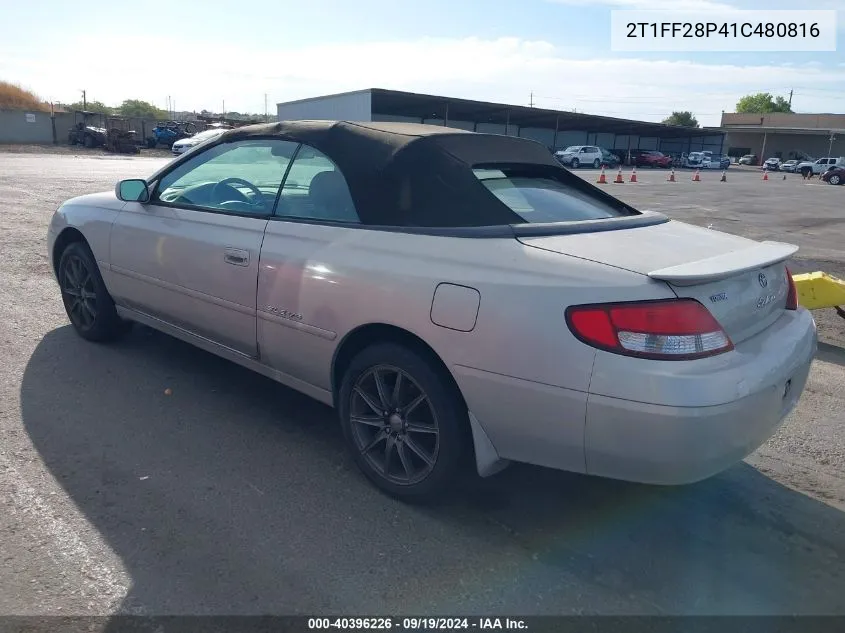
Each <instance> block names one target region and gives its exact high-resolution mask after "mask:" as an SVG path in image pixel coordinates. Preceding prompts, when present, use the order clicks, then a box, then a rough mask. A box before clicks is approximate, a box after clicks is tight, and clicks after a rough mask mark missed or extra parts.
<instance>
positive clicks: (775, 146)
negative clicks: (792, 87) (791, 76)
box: [719, 112, 845, 162]
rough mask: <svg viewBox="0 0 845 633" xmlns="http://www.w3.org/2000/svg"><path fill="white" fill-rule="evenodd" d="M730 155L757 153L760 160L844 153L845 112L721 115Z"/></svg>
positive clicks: (816, 156) (819, 156) (818, 156)
mask: <svg viewBox="0 0 845 633" xmlns="http://www.w3.org/2000/svg"><path fill="white" fill-rule="evenodd" d="M719 131H721V132H724V133H725V134H726V140H725V147H726V148H727V149H728V154H729V155H730V156H742V155H744V154H755V155H757V156H758V157H759V158H760V162H762V161H763V160H765V159H767V158H770V157H772V156H776V157H778V158H781V159H783V160H789V159H792V158H799V159H800V158H804V157H812V158H823V157H825V156H845V114H792V113H786V112H772V113H770V114H736V113H732V112H726V113H723V114H722V125H721V127H720V128H719Z"/></svg>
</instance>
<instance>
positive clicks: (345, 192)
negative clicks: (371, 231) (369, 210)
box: [276, 145, 360, 222]
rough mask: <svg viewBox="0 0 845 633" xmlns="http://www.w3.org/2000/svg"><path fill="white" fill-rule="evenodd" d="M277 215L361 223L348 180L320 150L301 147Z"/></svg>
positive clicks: (283, 188)
mask: <svg viewBox="0 0 845 633" xmlns="http://www.w3.org/2000/svg"><path fill="white" fill-rule="evenodd" d="M276 215H277V216H281V217H288V218H303V219H314V220H329V221H332V222H359V221H360V219H359V218H358V213H357V212H356V211H355V203H354V202H353V201H352V196H351V195H350V194H349V187H348V186H347V184H346V178H344V177H343V174H342V173H340V170H339V169H338V168H337V165H335V164H334V162H332V160H331V159H330V158H329V157H328V156H326V155H325V154H323V153H322V152H320V151H319V150H316V149H314V148H313V147H309V146H307V145H302V146H301V147H300V149H299V151H298V152H297V154H296V158H295V159H294V161H293V165H291V168H290V171H289V172H288V176H287V178H286V179H285V184H284V186H283V187H282V195H281V196H279V205H278V207H277V208H276Z"/></svg>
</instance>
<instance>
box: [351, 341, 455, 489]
mask: <svg viewBox="0 0 845 633" xmlns="http://www.w3.org/2000/svg"><path fill="white" fill-rule="evenodd" d="M442 371H443V370H442V369H440V368H439V367H437V366H436V365H435V364H434V363H432V362H430V361H428V360H426V359H425V358H424V357H423V356H421V355H419V354H417V353H416V352H414V351H412V350H411V349H409V348H407V347H404V346H401V345H398V344H395V343H380V344H376V345H373V346H371V347H368V348H366V349H364V350H363V351H361V352H360V353H359V354H358V355H357V356H356V357H355V358H353V359H352V361H351V362H350V364H349V367H348V368H347V370H346V372H345V374H344V376H343V380H342V382H341V387H340V392H339V395H338V404H339V407H338V409H339V413H340V423H341V427H342V429H343V435H344V437H345V438H346V442H347V445H348V447H349V449H350V450H351V451H352V455H353V458H354V459H355V462H356V464H357V465H358V467H359V468H360V469H361V471H362V472H363V473H364V475H365V476H366V477H367V478H368V479H369V480H370V481H371V482H372V483H373V484H375V485H376V486H377V487H378V488H380V489H381V490H383V491H384V492H386V493H387V494H389V495H391V496H393V497H397V498H399V499H404V500H409V501H410V500H419V501H423V500H429V499H432V498H434V497H436V496H438V495H439V494H442V493H443V492H444V489H445V488H447V487H448V486H451V485H452V484H454V481H455V479H456V477H457V476H458V474H459V471H460V466H461V462H462V461H463V459H464V457H465V452H464V451H465V447H467V446H468V433H467V431H468V429H469V423H468V420H467V411H466V406H465V405H464V403H463V401H462V399H461V397H460V394H459V393H458V392H457V388H456V387H455V386H454V385H453V384H452V383H451V381H450V380H449V379H448V378H447V377H446V376H443V374H442ZM376 375H378V376H379V377H380V378H379V380H380V382H381V385H382V389H381V390H380V392H379V389H378V386H377V383H376ZM397 375H399V376H401V382H400V388H399V393H398V397H394V391H393V390H394V388H395V386H396V382H397V379H396V376H397ZM362 394H363V395H362ZM420 397H423V398H424V399H423V400H422V401H420V402H418V403H417V404H414V402H415V401H418V400H419V399H420ZM368 402H369V403H370V404H368ZM382 405H384V406H382ZM409 405H414V406H411V408H410V410H409V411H407V418H406V414H403V413H401V410H402V409H403V408H405V409H407V408H408V406H409ZM378 408H382V409H383V410H382V411H376V409H378ZM385 412H387V413H388V415H384V413H385ZM411 414H413V418H412V419H410V421H409V418H411ZM353 418H355V420H353ZM363 420H366V421H363ZM409 424H411V425H413V426H415V427H416V429H417V430H410V429H409V428H408V425H409ZM388 446H391V448H390V449H388ZM368 449H369V450H368ZM386 454H387V455H388V456H387V458H386V459H385V455H386ZM423 455H424V456H425V458H424V457H423ZM426 460H428V461H426Z"/></svg>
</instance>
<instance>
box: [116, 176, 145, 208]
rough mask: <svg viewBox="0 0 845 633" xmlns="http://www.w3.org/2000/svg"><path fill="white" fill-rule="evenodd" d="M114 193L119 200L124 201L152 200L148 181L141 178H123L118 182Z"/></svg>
mask: <svg viewBox="0 0 845 633" xmlns="http://www.w3.org/2000/svg"><path fill="white" fill-rule="evenodd" d="M114 193H115V195H116V196H117V197H118V199H119V200H123V201H124V202H149V200H150V192H149V190H148V188H147V181H146V180H141V179H140V178H130V179H128V180H121V181H120V182H119V183H117V187H115V190H114Z"/></svg>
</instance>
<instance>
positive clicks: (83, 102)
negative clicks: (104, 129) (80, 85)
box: [82, 90, 88, 110]
mask: <svg viewBox="0 0 845 633" xmlns="http://www.w3.org/2000/svg"><path fill="white" fill-rule="evenodd" d="M82 109H83V110H87V109H88V100H87V99H86V96H85V91H84V90H83V91H82Z"/></svg>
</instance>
